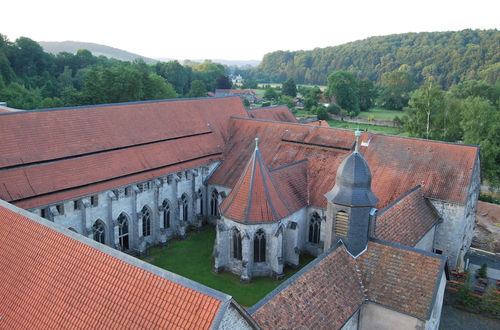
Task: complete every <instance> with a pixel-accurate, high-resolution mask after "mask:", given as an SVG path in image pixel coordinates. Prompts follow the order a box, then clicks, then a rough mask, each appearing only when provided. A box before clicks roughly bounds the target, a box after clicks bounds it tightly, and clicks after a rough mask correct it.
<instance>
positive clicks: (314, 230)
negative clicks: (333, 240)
mask: <svg viewBox="0 0 500 330" xmlns="http://www.w3.org/2000/svg"><path fill="white" fill-rule="evenodd" d="M320 233H321V218H320V216H319V215H318V213H316V212H314V213H313V214H312V215H311V220H310V222H309V242H311V243H313V244H318V243H319V237H320Z"/></svg>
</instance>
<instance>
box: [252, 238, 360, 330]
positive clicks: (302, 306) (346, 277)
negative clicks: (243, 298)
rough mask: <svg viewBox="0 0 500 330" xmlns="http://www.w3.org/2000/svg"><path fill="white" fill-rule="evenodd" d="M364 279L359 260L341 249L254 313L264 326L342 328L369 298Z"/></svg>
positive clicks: (308, 268) (310, 267) (290, 282)
mask: <svg viewBox="0 0 500 330" xmlns="http://www.w3.org/2000/svg"><path fill="white" fill-rule="evenodd" d="M318 260H319V261H318ZM304 270H305V271H304ZM360 281H361V279H360V277H359V275H358V274H357V272H356V262H355V260H354V259H353V258H352V257H351V256H350V255H349V254H348V253H347V252H346V250H345V249H344V248H337V249H336V250H334V251H333V252H331V253H330V254H328V255H327V256H325V257H324V258H322V259H321V258H319V259H316V260H315V261H313V262H312V264H310V265H308V266H306V268H305V269H303V270H302V271H301V272H299V273H297V275H295V276H294V277H292V278H290V279H289V280H288V281H287V282H285V283H284V284H283V285H281V286H280V287H278V289H277V290H275V291H273V292H271V293H270V294H269V295H268V296H267V297H266V298H264V299H263V300H262V301H261V302H259V303H258V305H256V306H254V307H252V309H251V310H250V313H251V314H252V317H253V318H254V319H255V320H256V321H257V323H258V324H259V325H260V326H261V327H262V328H263V329H340V328H341V327H342V326H343V325H344V324H345V323H346V322H347V321H348V320H349V318H350V317H351V316H352V315H353V314H354V313H355V312H356V311H357V310H358V308H359V307H360V306H361V304H362V303H363V302H364V301H365V295H364V293H363V288H362V287H361V285H360ZM253 310H255V311H254V312H252V311H253Z"/></svg>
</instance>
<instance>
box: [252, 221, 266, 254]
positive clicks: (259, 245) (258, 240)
mask: <svg viewBox="0 0 500 330" xmlns="http://www.w3.org/2000/svg"><path fill="white" fill-rule="evenodd" d="M253 261H254V262H265V261H266V234H265V233H264V231H263V230H262V229H259V230H258V231H257V232H256V233H255V237H254V239H253Z"/></svg>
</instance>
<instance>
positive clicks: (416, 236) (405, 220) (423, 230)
mask: <svg viewBox="0 0 500 330" xmlns="http://www.w3.org/2000/svg"><path fill="white" fill-rule="evenodd" d="M440 220H441V217H440V216H439V214H438V213H437V211H436V209H435V208H434V206H433V205H432V203H431V202H430V201H429V200H428V199H426V198H425V197H424V193H423V189H422V186H420V185H418V186H416V187H414V188H413V189H411V190H410V191H408V192H407V193H406V194H404V195H403V196H401V197H400V198H398V199H397V200H395V201H394V202H393V203H391V204H389V205H388V206H387V207H385V208H384V209H382V210H380V212H379V213H378V215H377V224H376V236H377V238H380V239H383V240H386V241H390V242H394V243H397V244H402V245H407V246H415V245H416V244H417V243H418V242H419V241H420V240H421V239H422V238H423V237H424V235H425V234H427V232H429V230H431V228H432V227H434V226H435V225H436V224H437V223H438V222H439V221H440Z"/></svg>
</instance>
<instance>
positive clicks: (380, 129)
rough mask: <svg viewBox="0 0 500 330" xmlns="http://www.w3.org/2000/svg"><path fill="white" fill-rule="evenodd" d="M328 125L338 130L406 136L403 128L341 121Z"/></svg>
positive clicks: (331, 122) (333, 121) (329, 121)
mask: <svg viewBox="0 0 500 330" xmlns="http://www.w3.org/2000/svg"><path fill="white" fill-rule="evenodd" d="M327 122H328V124H329V125H330V126H331V127H337V128H347V129H352V130H355V129H360V130H363V131H364V130H368V131H370V132H375V133H382V134H391V135H406V133H405V132H403V130H402V129H401V128H398V127H390V126H376V125H369V124H359V123H349V122H346V121H340V120H332V119H330V120H327Z"/></svg>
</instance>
